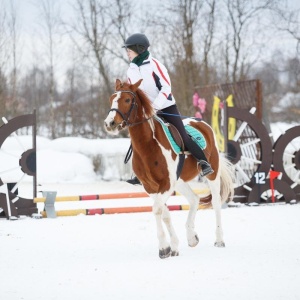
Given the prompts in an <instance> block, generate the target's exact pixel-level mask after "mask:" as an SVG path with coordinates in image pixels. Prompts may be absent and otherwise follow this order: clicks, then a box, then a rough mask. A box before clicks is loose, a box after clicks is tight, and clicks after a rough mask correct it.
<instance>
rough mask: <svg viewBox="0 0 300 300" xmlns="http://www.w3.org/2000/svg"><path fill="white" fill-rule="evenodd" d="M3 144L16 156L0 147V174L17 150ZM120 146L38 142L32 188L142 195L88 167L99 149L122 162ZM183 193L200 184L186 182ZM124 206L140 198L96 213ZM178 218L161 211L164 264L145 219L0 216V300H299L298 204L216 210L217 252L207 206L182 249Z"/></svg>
mask: <svg viewBox="0 0 300 300" xmlns="http://www.w3.org/2000/svg"><path fill="white" fill-rule="evenodd" d="M280 128H281V129H283V130H284V129H286V128H284V125H280ZM275 135H277V136H278V133H275ZM20 142H21V144H22V145H23V146H24V147H25V148H29V147H30V143H31V140H30V138H28V137H20ZM5 143H6V144H5V145H3V147H2V148H3V149H5V151H7V152H10V153H11V152H13V153H14V152H15V154H16V155H15V157H13V156H11V155H9V154H5V153H3V151H2V153H1V155H0V164H1V170H9V169H10V168H11V165H12V163H13V162H14V161H13V160H16V161H17V162H18V159H17V157H18V154H17V152H18V151H20V150H19V149H18V146H19V145H18V144H19V143H18V141H17V140H16V138H13V137H12V138H11V139H9V140H7V141H6V142H5ZM128 146H129V141H128V140H127V139H122V140H119V139H115V140H99V141H90V140H85V139H76V138H64V139H59V140H55V141H50V140H47V139H44V138H38V152H37V163H38V183H39V187H38V190H44V191H45V190H49V191H53V190H55V191H57V193H58V195H61V196H64V195H83V194H101V193H111V192H113V193H117V192H125V191H126V192H134V191H142V187H141V186H131V185H129V184H127V183H126V182H124V181H119V177H120V176H121V175H120V174H119V170H118V166H119V165H120V162H119V161H116V159H112V161H109V162H107V161H106V162H105V164H106V163H109V164H110V163H111V165H110V167H109V168H108V169H107V170H105V168H104V169H103V170H102V169H101V167H99V169H98V171H96V172H95V170H94V168H95V165H97V164H96V163H97V160H96V163H95V157H98V158H100V162H101V157H102V156H101V155H102V154H105V153H106V154H107V155H108V154H111V153H115V152H116V153H119V154H118V155H119V156H120V161H121V163H122V161H123V159H124V156H125V153H126V151H127V149H128ZM99 155H100V156H99ZM1 157H4V158H2V160H1ZM10 157H11V158H10ZM113 162H114V163H113ZM98 164H99V162H98ZM16 165H17V164H16ZM100 165H101V163H100ZM18 172H19V173H18ZM11 173H14V172H12V171H9V172H5V173H4V174H2V173H1V178H3V177H6V180H7V181H14V182H17V181H19V180H21V181H20V186H19V194H20V195H22V196H30V193H31V181H30V178H27V177H26V178H24V179H20V178H21V176H22V172H20V171H17V173H14V174H11ZM125 173H126V172H125ZM125 173H124V174H125ZM128 176H130V171H128ZM104 179H105V180H104ZM108 179H110V181H106V180H108ZM192 187H193V188H197V187H201V183H199V182H198V181H197V180H195V181H193V182H192ZM39 196H40V193H39ZM98 202H99V201H98ZM178 202H180V203H186V202H185V201H184V199H182V198H181V197H178V196H177V197H172V199H170V202H169V204H172V203H178ZM120 203H122V204H120ZM132 203H134V204H136V205H138V204H140V205H141V206H145V205H151V202H150V200H149V199H146V198H141V199H135V200H109V201H103V202H102V201H101V207H104V206H106V207H107V206H109V207H110V206H118V205H122V206H124V205H131V204H132ZM73 204H74V203H73ZM80 204H81V203H80ZM75 205H76V206H78V205H79V203H78V202H76V203H75ZM90 205H100V204H99V203H96V204H92V203H90ZM40 208H41V209H42V207H40ZM187 213H188V212H187V211H174V212H171V216H172V219H173V222H174V227H175V230H176V231H177V234H178V237H179V240H180V246H179V251H180V255H179V256H178V257H171V258H168V259H165V260H161V259H159V257H158V248H157V238H156V225H155V220H154V217H153V216H152V214H151V213H136V214H115V215H96V216H84V215H80V216H77V217H58V218H56V219H31V218H29V217H24V218H21V219H20V220H18V221H7V220H6V219H0V258H1V261H0V299H3V300H21V299H22V300H54V299H56V300H65V299H66V300H69V299H70V300H71V299H72V300H82V299H88V300H94V299H112V300H116V299H131V300H135V299H139V300H140V299H149V300H150V299H151V300H153V299H172V300H173V299H205V300H214V299H224V300H227V299H228V300H240V299H244V300H254V299H255V300H265V299H273V300H279V299H284V300H286V299H289V300H293V299H295V300H296V299H297V300H298V299H300V287H299V278H300V254H299V253H300V252H299V249H300V239H299V231H300V218H299V216H300V205H299V204H296V205H293V206H291V205H274V206H260V207H248V206H241V207H239V208H226V209H223V210H222V218H223V227H224V239H225V243H226V247H225V248H223V249H222V248H215V247H214V246H213V244H214V239H215V217H214V212H213V210H200V211H198V214H197V219H196V231H197V232H198V235H199V238H200V243H199V245H198V246H197V247H196V248H190V247H188V245H187V242H186V237H185V221H186V218H187Z"/></svg>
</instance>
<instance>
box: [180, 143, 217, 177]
mask: <svg viewBox="0 0 300 300" xmlns="http://www.w3.org/2000/svg"><path fill="white" fill-rule="evenodd" d="M185 144H186V147H187V148H188V150H189V151H190V152H191V154H192V155H193V156H194V157H195V158H196V159H197V161H198V164H199V165H200V167H201V173H200V175H201V176H202V177H204V176H207V175H210V174H212V173H213V172H214V170H213V169H212V167H211V165H210V164H209V163H208V161H207V159H206V156H205V154H204V152H203V150H202V149H201V148H200V147H199V146H198V144H197V143H195V142H194V141H193V140H192V139H191V138H190V139H189V140H188V141H187V142H186V143H185Z"/></svg>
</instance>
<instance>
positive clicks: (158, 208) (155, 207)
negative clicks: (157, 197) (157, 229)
mask: <svg viewBox="0 0 300 300" xmlns="http://www.w3.org/2000/svg"><path fill="white" fill-rule="evenodd" d="M163 208H164V207H163V205H160V204H154V205H153V207H152V212H153V213H154V214H155V215H160V216H161V215H162V213H163Z"/></svg>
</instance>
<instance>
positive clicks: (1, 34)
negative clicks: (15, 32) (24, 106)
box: [0, 2, 9, 116]
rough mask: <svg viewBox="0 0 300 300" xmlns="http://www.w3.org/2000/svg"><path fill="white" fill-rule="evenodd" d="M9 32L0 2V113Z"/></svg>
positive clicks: (3, 111) (4, 93) (1, 110)
mask: <svg viewBox="0 0 300 300" xmlns="http://www.w3.org/2000/svg"><path fill="white" fill-rule="evenodd" d="M8 43H9V34H8V28H7V14H6V10H5V7H4V5H3V4H2V2H0V113H1V115H2V116H5V115H6V97H7V80H6V76H5V72H4V70H5V68H6V62H7V61H8V59H9V52H8V51H9V47H8Z"/></svg>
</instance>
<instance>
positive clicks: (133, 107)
mask: <svg viewBox="0 0 300 300" xmlns="http://www.w3.org/2000/svg"><path fill="white" fill-rule="evenodd" d="M117 92H121V93H129V94H131V95H132V96H133V98H132V99H131V105H130V108H129V110H128V112H127V113H122V112H121V111H120V110H119V109H117V108H111V109H110V110H109V111H108V113H110V112H111V111H115V112H117V113H118V114H120V116H121V117H122V119H123V120H122V122H121V123H120V124H119V125H122V126H123V127H126V126H128V127H130V126H135V125H138V124H142V123H144V122H147V121H148V120H150V119H151V118H153V116H151V117H149V118H145V119H143V120H142V121H140V122H134V120H135V119H136V116H137V108H138V104H137V102H136V93H135V92H132V91H129V90H125V91H115V93H117ZM134 110H135V116H134V118H133V122H132V123H129V119H130V116H131V114H132V112H133V111H134ZM123 124H124V125H123Z"/></svg>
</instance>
